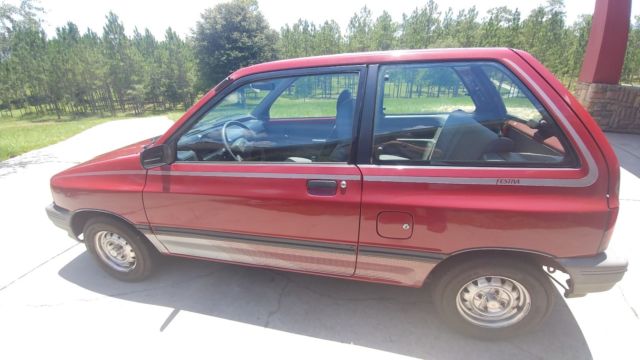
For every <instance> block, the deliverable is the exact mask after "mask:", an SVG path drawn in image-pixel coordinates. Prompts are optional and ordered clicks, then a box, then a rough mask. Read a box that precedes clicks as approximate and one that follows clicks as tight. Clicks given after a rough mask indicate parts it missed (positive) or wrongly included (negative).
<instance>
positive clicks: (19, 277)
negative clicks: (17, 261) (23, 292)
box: [0, 243, 80, 291]
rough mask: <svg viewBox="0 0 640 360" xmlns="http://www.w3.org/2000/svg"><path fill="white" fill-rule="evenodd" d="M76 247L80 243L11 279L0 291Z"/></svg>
mask: <svg viewBox="0 0 640 360" xmlns="http://www.w3.org/2000/svg"><path fill="white" fill-rule="evenodd" d="M78 245H80V243H76V244H73V245H71V246H70V247H68V248H66V249H65V250H63V251H62V252H60V253H58V254H56V255H54V256H52V257H50V258H49V259H47V260H45V261H44V262H42V263H40V264H38V265H36V266H35V267H34V268H32V269H31V270H29V271H27V272H26V273H24V274H22V275H20V276H18V277H17V278H15V279H13V280H11V281H10V282H9V283H8V284H6V285H4V286H2V287H1V288H0V291H3V290H4V289H6V288H8V287H9V286H11V285H13V284H14V283H15V282H17V281H19V280H20V279H22V278H24V277H25V276H27V275H29V274H31V273H32V272H34V271H36V270H38V269H39V268H41V267H42V266H44V265H46V264H48V263H49V262H50V261H51V260H54V259H55V258H57V257H58V256H60V255H62V254H64V253H66V252H67V251H69V250H71V249H73V248H74V247H76V246H78Z"/></svg>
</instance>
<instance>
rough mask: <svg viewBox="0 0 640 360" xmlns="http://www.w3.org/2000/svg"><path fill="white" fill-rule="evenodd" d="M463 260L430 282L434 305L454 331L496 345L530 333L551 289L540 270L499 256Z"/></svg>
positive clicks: (549, 304)
mask: <svg viewBox="0 0 640 360" xmlns="http://www.w3.org/2000/svg"><path fill="white" fill-rule="evenodd" d="M466 260H467V261H458V262H456V263H455V264H452V265H450V266H448V267H446V268H445V269H443V270H442V271H440V272H439V273H438V274H436V277H435V279H434V286H433V299H434V305H435V307H436V310H437V311H438V313H439V314H440V315H441V316H442V318H443V319H444V320H445V321H446V322H447V323H448V324H449V325H450V326H451V327H452V328H453V329H454V330H457V331H459V332H461V333H463V334H466V335H469V336H473V337H476V338H480V339H484V340H499V339H505V338H509V337H512V336H517V335H521V334H523V333H525V332H527V331H531V330H533V329H534V328H536V327H537V326H538V325H539V324H540V323H542V321H543V320H544V319H545V318H546V317H547V316H548V315H549V313H550V311H551V308H552V306H553V300H554V296H555V289H554V287H553V286H552V284H551V283H550V281H549V279H548V278H547V276H546V274H545V273H544V272H543V271H542V269H541V268H540V267H538V266H535V265H533V264H531V263H528V262H525V261H515V260H514V259H504V258H500V257H490V258H477V259H472V258H466Z"/></svg>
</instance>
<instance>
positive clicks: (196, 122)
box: [143, 66, 364, 275]
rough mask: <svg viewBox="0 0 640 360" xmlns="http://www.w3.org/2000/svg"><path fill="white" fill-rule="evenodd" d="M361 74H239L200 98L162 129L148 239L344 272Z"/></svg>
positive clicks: (354, 198)
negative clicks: (162, 155) (167, 153)
mask: <svg viewBox="0 0 640 360" xmlns="http://www.w3.org/2000/svg"><path fill="white" fill-rule="evenodd" d="M363 71H364V68H363V67H360V66H351V67H339V68H316V69H311V70H295V71H287V72H277V73H269V74H261V75H257V76H250V77H248V78H247V79H240V80H238V81H236V83H234V84H232V85H230V86H229V87H228V88H226V89H225V90H224V91H223V92H222V93H221V94H220V95H218V96H216V97H215V98H214V99H213V100H212V103H211V104H208V105H205V108H204V109H202V110H201V111H199V112H197V113H196V115H194V117H195V118H194V119H193V120H190V121H189V122H187V123H186V124H185V128H184V129H180V130H178V132H177V134H176V135H175V136H172V139H171V140H170V141H173V142H174V143H175V144H176V146H177V158H178V159H177V161H176V162H175V163H173V164H171V165H168V166H165V167H162V168H159V169H152V170H150V171H149V172H148V179H147V184H146V186H145V189H144V195H143V196H144V204H145V208H146V211H147V216H148V219H149V222H150V225H151V229H150V231H152V232H153V234H154V235H155V240H156V242H157V243H159V244H161V246H162V247H163V249H165V251H166V252H167V253H171V254H176V255H185V256H193V257H201V258H207V259H215V260H220V261H228V262H234V263H244V264H251V265H258V266H268V267H276V268H283V269H291V270H297V271H305V272H318V273H326V274H335V275H352V274H353V272H354V269H355V262H356V246H357V240H358V229H359V217H360V200H361V190H362V189H361V187H362V180H361V173H360V171H359V169H358V168H357V167H356V166H355V165H354V164H353V160H352V159H351V147H352V144H353V141H354V140H353V139H354V136H353V134H354V131H353V129H354V128H355V127H356V126H357V121H356V119H357V117H358V116H357V115H358V113H359V111H358V109H359V108H360V106H361V98H362V94H361V92H362V91H361V89H362V86H360V83H361V81H362V78H363ZM225 143H226V144H227V145H228V147H225Z"/></svg>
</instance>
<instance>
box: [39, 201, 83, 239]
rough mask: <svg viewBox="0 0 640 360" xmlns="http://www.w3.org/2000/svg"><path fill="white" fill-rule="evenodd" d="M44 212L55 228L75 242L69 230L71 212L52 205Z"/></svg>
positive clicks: (71, 231)
mask: <svg viewBox="0 0 640 360" xmlns="http://www.w3.org/2000/svg"><path fill="white" fill-rule="evenodd" d="M45 210H46V211H47V216H48V217H49V220H51V222H52V223H53V224H54V225H55V226H57V227H59V228H60V229H62V230H64V231H66V232H67V234H69V236H71V237H72V238H74V239H76V240H77V238H76V236H75V235H74V233H73V230H71V212H70V211H69V210H67V209H63V208H61V207H59V206H57V205H56V204H54V203H51V204H49V206H47V208H46V209H45Z"/></svg>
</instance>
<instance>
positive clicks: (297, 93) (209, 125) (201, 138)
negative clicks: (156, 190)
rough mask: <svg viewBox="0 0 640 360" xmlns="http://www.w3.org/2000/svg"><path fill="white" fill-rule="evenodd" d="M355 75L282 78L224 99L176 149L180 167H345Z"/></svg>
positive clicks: (248, 86)
mask: <svg viewBox="0 0 640 360" xmlns="http://www.w3.org/2000/svg"><path fill="white" fill-rule="evenodd" d="M359 79H360V76H359V73H358V72H353V73H336V74H318V75H307V76H295V77H281V78H274V79H267V80H260V81H256V82H252V83H249V84H246V85H243V86H241V87H238V88H237V89H235V90H233V91H232V92H230V93H229V94H227V95H225V96H224V97H223V98H222V99H221V100H219V101H218V102H217V104H216V105H215V106H213V108H211V109H210V110H209V111H208V112H206V113H205V114H204V115H203V116H202V117H201V118H200V119H199V120H198V121H197V122H196V123H195V124H194V125H193V126H191V128H190V129H189V130H188V131H186V132H185V133H184V134H183V135H182V136H181V137H180V138H179V140H178V143H177V149H178V153H177V158H178V160H179V161H238V162H240V161H242V162H247V161H248V162H256V161H257V162H291V163H314V162H346V161H347V160H348V159H349V156H350V154H351V145H352V141H353V140H352V139H353V124H354V114H355V103H356V97H357V96H358V95H357V94H358V83H359Z"/></svg>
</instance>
